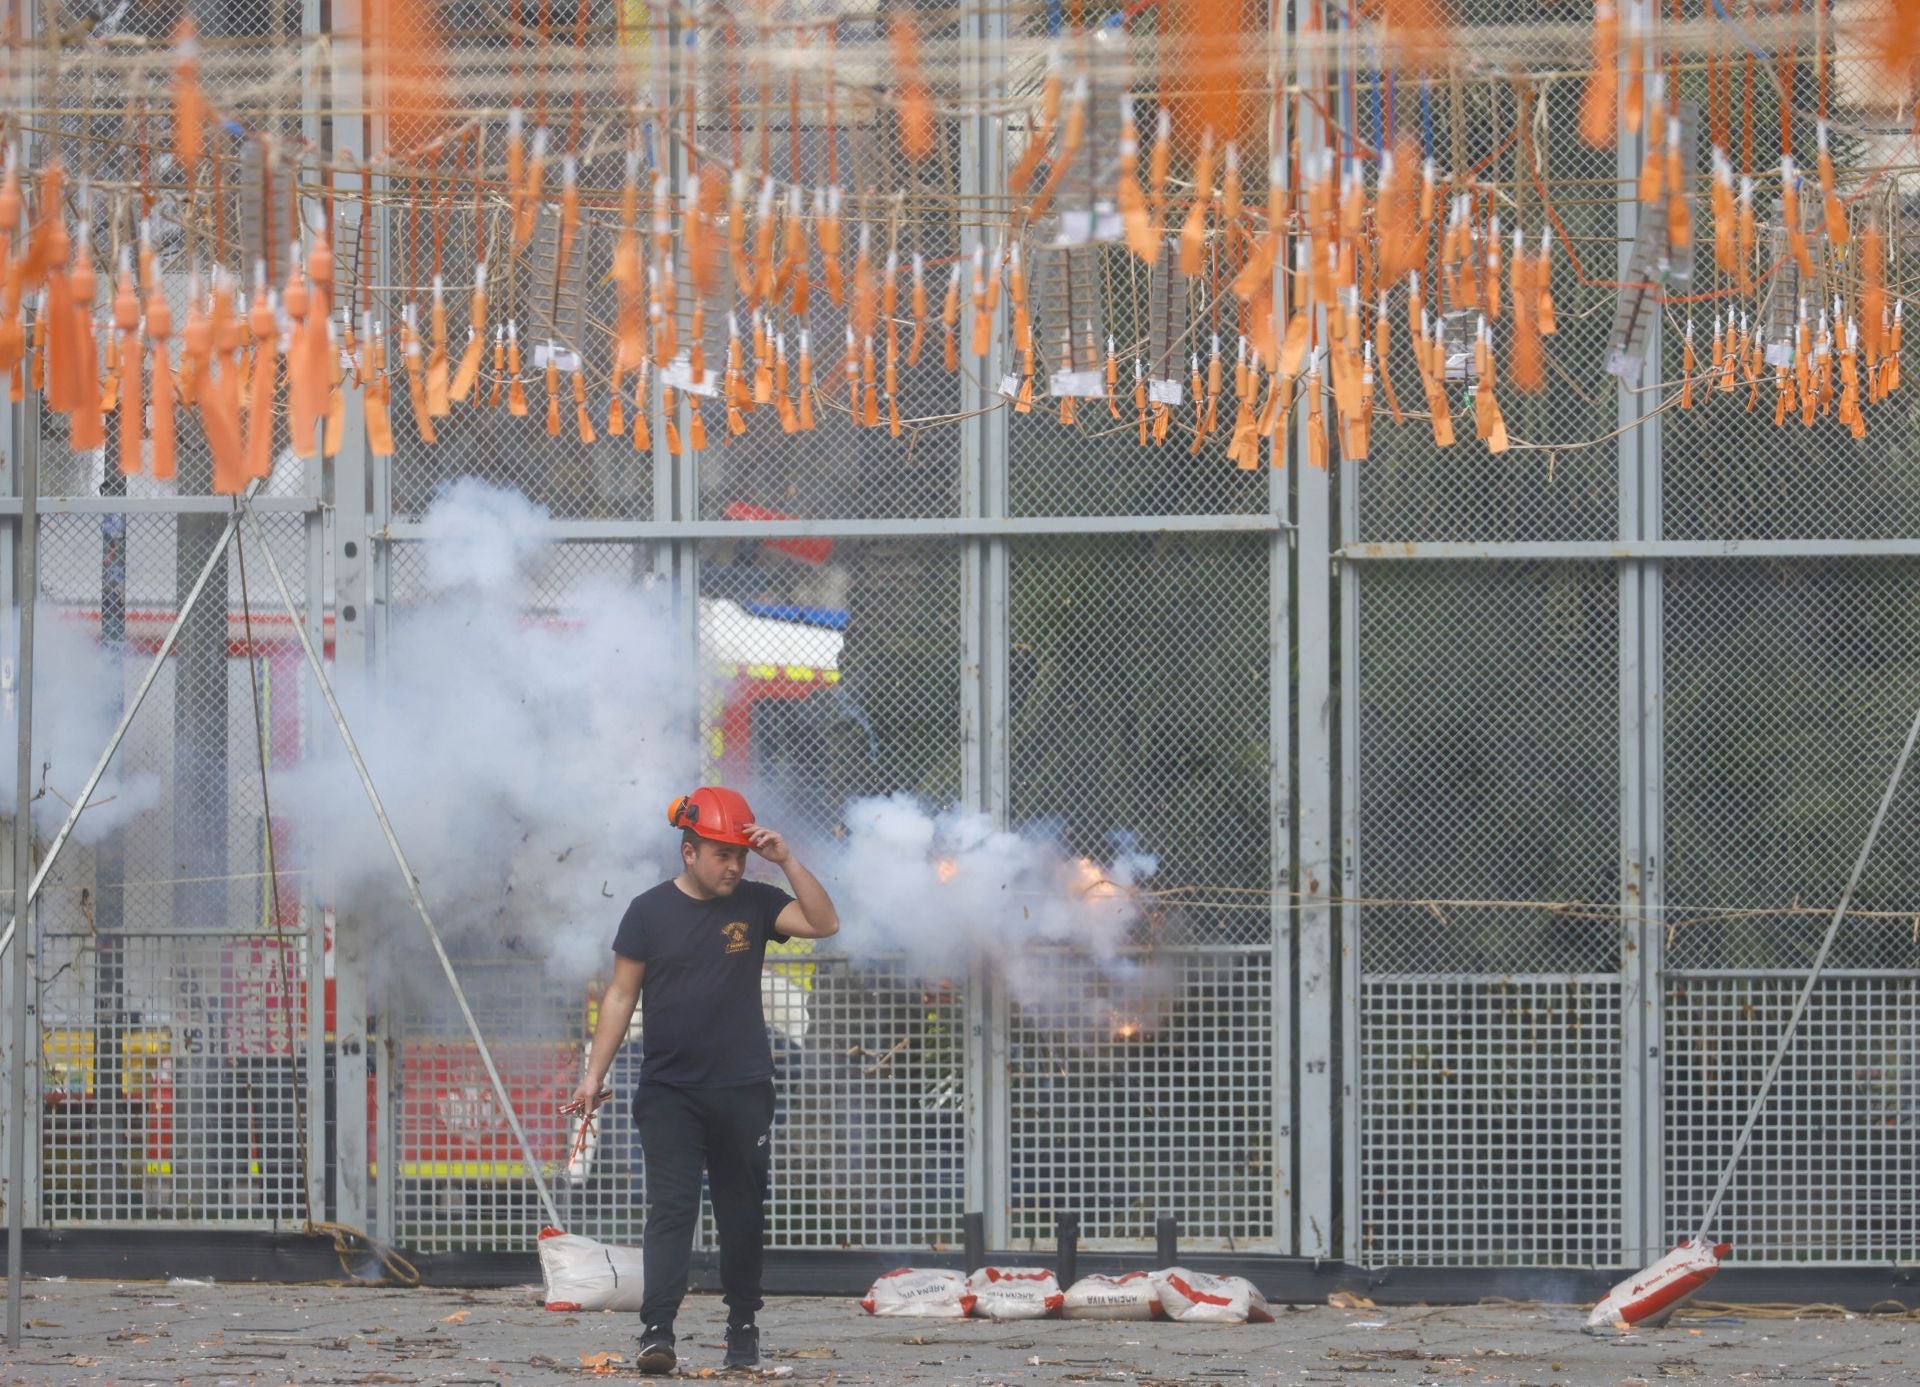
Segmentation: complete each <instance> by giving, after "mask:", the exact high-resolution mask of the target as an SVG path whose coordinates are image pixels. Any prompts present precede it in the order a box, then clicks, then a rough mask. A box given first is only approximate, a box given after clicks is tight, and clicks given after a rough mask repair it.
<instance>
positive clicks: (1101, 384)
mask: <svg viewBox="0 0 1920 1387" xmlns="http://www.w3.org/2000/svg"><path fill="white" fill-rule="evenodd" d="M1046 390H1048V394H1052V396H1056V398H1058V396H1073V398H1077V400H1104V398H1106V377H1104V375H1100V373H1098V371H1054V373H1052V375H1050V377H1046Z"/></svg>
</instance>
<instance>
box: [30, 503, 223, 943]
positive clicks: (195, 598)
mask: <svg viewBox="0 0 1920 1387" xmlns="http://www.w3.org/2000/svg"><path fill="white" fill-rule="evenodd" d="M255 485H256V486H257V485H258V483H255ZM239 524H240V514H239V512H238V511H236V512H234V514H233V515H232V516H231V517H230V518H229V519H228V521H227V527H226V529H224V530H222V531H221V532H220V538H219V540H218V541H216V542H215V544H214V546H213V547H212V548H211V549H209V550H208V551H207V561H206V562H205V563H204V564H202V565H201V566H200V576H199V577H198V578H196V579H195V580H194V584H193V587H192V588H191V589H190V590H189V591H188V593H187V600H186V601H184V602H182V603H181V604H180V610H179V611H178V612H177V613H176V614H175V615H174V618H173V625H171V626H169V627H168V628H167V635H166V639H165V640H163V641H161V642H160V649H159V650H158V651H157V652H155V654H154V657H153V661H152V663H151V664H149V665H148V666H147V672H146V675H145V676H144V677H143V678H142V679H141V680H140V687H139V688H137V689H135V690H134V691H133V698H132V699H131V700H129V701H128V703H127V707H126V711H125V712H123V713H122V714H121V715H120V725H119V726H118V727H116V728H114V729H113V735H112V736H111V737H109V738H107V747H106V750H105V751H102V752H101V753H100V759H99V761H97V762H96V763H95V764H94V767H93V774H92V775H90V776H88V777H87V783H86V784H85V785H82V786H81V787H80V793H79V794H77V795H75V796H74V798H73V808H71V809H69V810H68V811H67V821H66V822H65V823H63V824H61V825H60V831H59V832H58V833H56V834H54V835H53V842H51V843H50V844H48V846H47V855H46V856H45V857H44V858H42V859H41V861H40V870H39V871H37V872H35V873H34V874H33V884H32V885H31V886H29V887H28V888H27V902H26V904H27V909H31V908H32V906H33V903H34V901H35V900H36V899H37V898H38V897H39V895H40V888H41V887H42V886H43V885H45V884H46V880H47V877H48V875H49V874H50V873H51V872H52V871H53V864H54V863H55V861H57V860H58V859H59V856H60V850H61V849H62V848H64V847H66V845H67V840H68V839H69V838H71V837H72V836H73V830H74V827H75V825H77V824H78V823H79V822H80V816H81V815H82V814H84V813H85V812H86V810H87V805H88V802H89V801H91V800H92V799H93V792H94V791H95V790H97V789H99V788H100V781H101V780H102V779H103V778H104V777H105V776H106V773H107V765H108V763H109V762H111V761H112V760H113V755H114V753H115V752H117V751H118V750H119V749H120V743H121V742H123V741H125V740H126V736H127V730H128V729H129V728H131V727H132V726H133V720H134V718H135V717H137V716H138V715H139V712H140V705H141V704H142V703H144V702H146V698H147V693H148V691H149V690H151V689H152V688H153V685H154V681H155V680H157V679H159V677H160V671H161V670H163V669H165V668H166V667H167V660H168V659H169V658H170V657H171V656H172V654H173V647H174V645H175V643H176V642H178V641H179V639H180V632H181V630H182V628H184V627H185V626H186V624H187V617H188V616H190V615H191V614H192V612H193V608H194V605H195V604H196V603H197V602H199V600H200V594H201V593H203V592H205V591H206V589H207V580H208V579H209V578H211V577H212V576H213V569H214V565H215V564H217V563H218V562H219V561H220V555H221V554H223V553H224V552H225V551H226V548H227V541H228V540H230V539H232V538H233V533H234V531H235V530H236V529H237V528H238V527H239ZM22 913H24V912H16V913H15V914H14V916H13V918H12V919H9V920H8V921H7V928H6V930H5V931H4V932H0V954H4V953H6V951H7V946H8V945H10V944H12V943H13V932H14V926H15V925H16V924H17V923H18V922H19V918H20V915H21V914H22Z"/></svg>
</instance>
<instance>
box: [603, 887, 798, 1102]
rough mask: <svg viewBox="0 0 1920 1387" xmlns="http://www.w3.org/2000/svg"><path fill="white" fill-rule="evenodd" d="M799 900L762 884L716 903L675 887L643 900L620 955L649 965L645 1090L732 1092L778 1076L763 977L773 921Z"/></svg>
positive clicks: (626, 919) (644, 997) (626, 922)
mask: <svg viewBox="0 0 1920 1387" xmlns="http://www.w3.org/2000/svg"><path fill="white" fill-rule="evenodd" d="M792 899H793V897H792V896H789V895H788V894H787V893H786V892H785V891H782V890H781V889H780V888H779V887H777V886H770V885H768V884H767V883H765V882H761V881H743V882H741V883H740V884H739V885H738V886H736V887H734V889H733V894H732V895H731V896H724V897H721V898H719V899H717V900H711V901H700V900H695V899H694V898H693V897H692V896H689V895H688V894H687V893H686V892H685V891H682V890H681V889H680V888H679V887H678V886H676V885H674V884H673V883H672V882H671V881H663V882H661V883H660V884H659V885H658V886H656V887H654V888H653V889H652V890H651V891H648V892H646V893H645V894H643V895H639V896H635V897H634V899H633V904H632V905H629V906H628V907H627V913H626V915H624V916H623V917H622V918H621V920H620V931H619V933H618V934H616V935H614V937H613V951H614V952H615V953H616V954H619V955H620V956H621V957H622V958H630V959H632V960H633V961H634V962H636V963H644V964H646V965H647V974H646V977H645V978H644V979H643V980H642V981H641V984H640V1035H641V1044H642V1046H643V1047H644V1051H645V1058H644V1059H643V1060H642V1061H641V1065H640V1081H641V1082H642V1083H648V1084H674V1085H677V1086H679V1087H681V1088H728V1087H731V1086H733V1085H736V1084H751V1083H759V1082H760V1081H762V1080H764V1079H770V1078H772V1077H773V1051H772V1049H771V1048H770V1047H769V1046H768V1044H767V1018H766V1011H765V1009H764V1008H763V1007H762V1006H761V1004H760V970H761V966H762V965H763V963H764V962H765V961H766V956H767V941H768V940H770V939H772V938H773V922H774V920H775V919H777V918H778V917H779V914H780V912H781V911H782V910H784V909H785V908H786V906H787V903H788V902H789V901H791V900H792Z"/></svg>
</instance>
